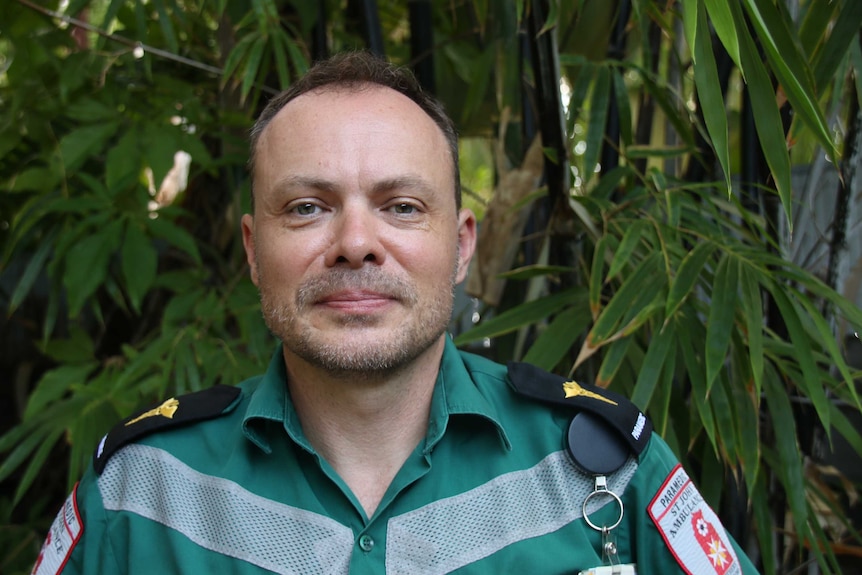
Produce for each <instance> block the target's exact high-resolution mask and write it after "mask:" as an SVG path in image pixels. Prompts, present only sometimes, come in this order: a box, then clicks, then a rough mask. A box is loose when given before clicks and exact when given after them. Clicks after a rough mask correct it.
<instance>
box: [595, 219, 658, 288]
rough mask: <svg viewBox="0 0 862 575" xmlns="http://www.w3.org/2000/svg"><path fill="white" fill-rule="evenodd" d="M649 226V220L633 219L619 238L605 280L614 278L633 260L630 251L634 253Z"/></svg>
mask: <svg viewBox="0 0 862 575" xmlns="http://www.w3.org/2000/svg"><path fill="white" fill-rule="evenodd" d="M649 227H650V222H648V221H646V220H635V221H634V222H633V223H632V224H631V225H630V226H628V229H626V233H625V234H623V238H622V240H620V245H619V247H618V248H617V249H616V253H614V259H613V261H611V269H610V270H608V275H607V279H606V280H605V281H610V280H612V279H614V278H615V277H616V276H617V275H618V274H619V273H620V272H621V271H622V270H623V268H624V267H625V266H626V265H628V264H630V263H631V262H632V261H634V260H635V258H632V253H634V251H635V248H637V246H638V244H639V243H640V242H641V240H642V239H643V235H644V232H645V231H646V230H648V229H649Z"/></svg>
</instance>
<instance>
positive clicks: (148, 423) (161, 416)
mask: <svg viewBox="0 0 862 575" xmlns="http://www.w3.org/2000/svg"><path fill="white" fill-rule="evenodd" d="M240 393H241V390H240V388H238V387H233V386H229V385H216V386H213V387H210V388H208V389H203V390H201V391H196V392H194V393H189V394H186V395H181V396H179V397H176V398H173V397H172V398H170V399H168V400H167V401H165V402H163V403H161V404H160V405H157V406H155V407H153V408H151V409H146V410H143V411H140V412H138V413H136V414H134V415H131V416H129V417H128V418H126V419H125V420H123V421H121V422H120V423H118V424H117V425H115V426H114V428H113V429H111V431H109V432H108V434H107V435H105V436H104V437H103V438H102V441H100V442H99V447H98V448H97V449H96V452H95V453H94V454H93V467H94V468H95V470H96V473H97V474H99V475H101V474H102V471H104V469H105V465H106V464H107V463H108V460H109V459H110V458H111V456H112V455H113V454H114V453H116V452H117V451H118V450H119V449H120V448H121V447H123V446H124V445H127V444H129V443H131V442H133V441H136V440H138V439H140V438H141V437H144V436H146V435H149V434H151V433H154V432H156V431H161V430H165V429H171V428H175V427H180V426H183V425H188V424H189V423H193V422H195V421H203V420H205V419H213V418H215V417H218V416H220V415H222V414H225V413H228V412H229V411H231V409H232V408H233V407H235V405H236V399H237V398H238V397H239V395H240Z"/></svg>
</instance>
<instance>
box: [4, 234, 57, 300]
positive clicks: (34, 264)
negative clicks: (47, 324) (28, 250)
mask: <svg viewBox="0 0 862 575" xmlns="http://www.w3.org/2000/svg"><path fill="white" fill-rule="evenodd" d="M56 237H57V231H56V230H51V231H50V232H49V233H48V234H47V235H46V236H45V237H44V238H42V239H41V241H40V242H39V247H38V248H37V249H36V252H35V253H34V254H33V256H32V257H31V258H30V261H28V262H27V267H26V268H24V273H23V274H21V279H20V280H18V285H17V286H15V291H14V292H12V298H11V300H10V301H9V310H8V312H7V313H8V314H9V315H12V314H13V313H14V312H15V310H16V309H18V306H19V305H21V303H22V302H23V301H24V299H25V298H26V297H27V295H28V294H29V293H30V290H31V289H32V288H33V284H34V283H35V282H36V278H37V277H39V274H40V273H41V272H42V270H43V269H44V268H45V260H47V259H48V256H49V255H50V254H51V252H52V251H53V249H54V240H55V239H56Z"/></svg>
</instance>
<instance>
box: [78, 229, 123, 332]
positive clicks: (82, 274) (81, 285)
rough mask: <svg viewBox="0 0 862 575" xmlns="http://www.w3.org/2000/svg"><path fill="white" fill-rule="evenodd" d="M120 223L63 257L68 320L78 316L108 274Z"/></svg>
mask: <svg viewBox="0 0 862 575" xmlns="http://www.w3.org/2000/svg"><path fill="white" fill-rule="evenodd" d="M121 226H122V223H121V222H120V221H115V222H113V223H111V224H109V225H108V227H107V228H105V229H103V230H101V231H100V232H94V233H93V235H90V236H88V237H86V238H84V239H83V240H80V241H79V242H77V243H76V244H75V245H74V246H72V248H71V249H70V250H69V253H68V254H67V255H66V266H65V273H64V275H63V284H64V285H65V286H66V292H67V294H68V299H69V316H70V317H74V316H76V315H78V314H79V313H80V311H81V308H82V307H83V306H84V302H85V301H86V300H87V298H89V297H90V296H91V295H92V294H93V292H95V291H96V288H98V287H99V284H101V283H102V281H103V280H104V279H105V276H106V274H107V273H108V260H109V258H110V257H111V254H112V253H113V252H114V250H116V248H117V244H118V243H119V236H120V232H121V230H122V227H121Z"/></svg>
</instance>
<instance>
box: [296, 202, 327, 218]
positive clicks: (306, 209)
mask: <svg viewBox="0 0 862 575" xmlns="http://www.w3.org/2000/svg"><path fill="white" fill-rule="evenodd" d="M319 209H320V208H319V207H318V206H317V205H316V204H313V203H311V202H303V203H301V204H298V205H296V206H294V207H293V208H291V211H292V212H293V213H295V214H296V215H299V216H311V215H314V214H315V213H317V210H319Z"/></svg>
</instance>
